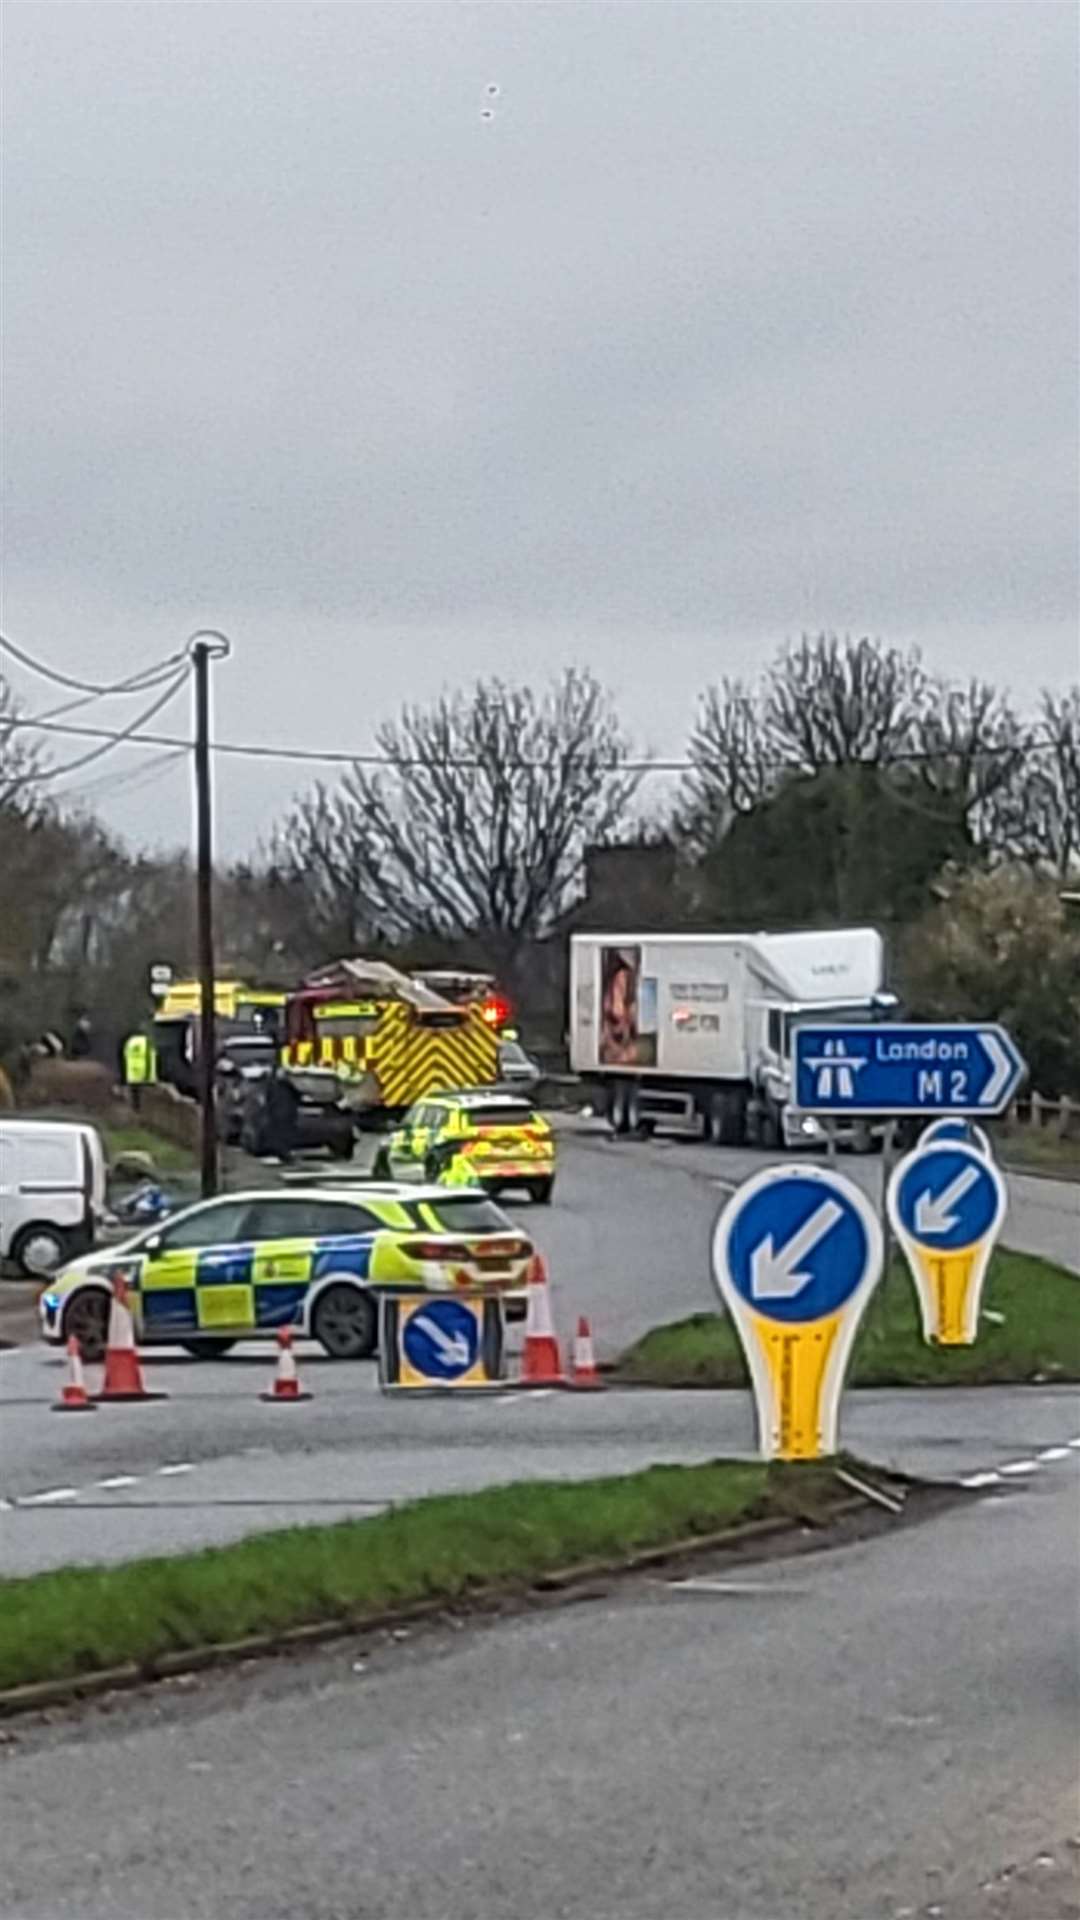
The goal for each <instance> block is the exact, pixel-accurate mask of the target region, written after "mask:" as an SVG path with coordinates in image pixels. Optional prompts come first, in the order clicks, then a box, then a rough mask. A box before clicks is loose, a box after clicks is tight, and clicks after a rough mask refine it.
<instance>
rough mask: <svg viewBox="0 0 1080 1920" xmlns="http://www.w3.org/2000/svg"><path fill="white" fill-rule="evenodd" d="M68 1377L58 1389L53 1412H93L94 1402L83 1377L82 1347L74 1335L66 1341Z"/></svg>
mask: <svg viewBox="0 0 1080 1920" xmlns="http://www.w3.org/2000/svg"><path fill="white" fill-rule="evenodd" d="M67 1354H68V1377H67V1379H66V1380H65V1381H64V1384H63V1387H62V1388H61V1390H60V1398H59V1400H56V1401H54V1403H53V1412H54V1413H93V1412H94V1411H95V1407H94V1403H93V1401H92V1400H91V1398H90V1395H89V1394H88V1393H87V1391H86V1381H85V1380H84V1379H83V1365H82V1348H81V1347H80V1345H79V1343H78V1341H77V1340H76V1338H75V1335H74V1334H72V1336H71V1339H70V1340H69V1341H68V1343H67Z"/></svg>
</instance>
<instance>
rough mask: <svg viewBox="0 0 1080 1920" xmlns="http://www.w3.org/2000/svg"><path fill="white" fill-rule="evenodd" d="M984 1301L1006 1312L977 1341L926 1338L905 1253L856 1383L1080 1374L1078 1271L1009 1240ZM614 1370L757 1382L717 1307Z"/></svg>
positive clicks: (640, 1379)
mask: <svg viewBox="0 0 1080 1920" xmlns="http://www.w3.org/2000/svg"><path fill="white" fill-rule="evenodd" d="M982 1304H983V1311H984V1313H986V1312H989V1313H990V1314H991V1315H1000V1316H1001V1318H1000V1320H999V1319H996V1318H984V1319H983V1320H982V1322H981V1324H980V1330H979V1338H978V1340H977V1341H976V1343H975V1345H974V1346H973V1347H930V1346H927V1345H926V1344H925V1342H924V1341H923V1338H922V1334H921V1331H920V1326H919V1321H918V1308H917V1304H916V1300H915V1289H914V1286H913V1285H912V1281H911V1278H910V1275H909V1273H908V1270H907V1268H906V1266H904V1265H903V1264H902V1263H901V1262H900V1261H899V1260H897V1261H896V1262H894V1264H893V1266H892V1267H891V1268H890V1270H889V1274H888V1277H887V1279H886V1281H885V1282H884V1284H883V1285H882V1286H881V1287H879V1288H878V1290H877V1293H876V1294H875V1296H874V1298H873V1299H872V1300H871V1302H870V1305H869V1307H868V1309H867V1312H866V1316H865V1318H864V1320H863V1324H862V1327H861V1329H860V1332H859V1336H858V1339H857V1341H856V1343H855V1349H854V1353H853V1355H852V1364H851V1372H850V1375H849V1380H848V1384H849V1385H851V1386H856V1387H925V1386H942V1387H948V1386H964V1385H970V1386H989V1385H994V1384H1005V1383H1017V1382H1026V1381H1036V1380H1080V1276H1078V1275H1076V1274H1073V1273H1068V1272H1066V1270H1065V1269H1064V1268H1063V1267H1057V1266H1054V1265H1053V1264H1052V1263H1051V1262H1050V1261H1048V1260H1037V1259H1036V1258H1035V1257H1034V1256H1033V1255H1031V1254H1026V1253H1012V1252H1010V1251H1009V1250H1008V1249H1007V1248H1002V1249H1001V1250H999V1251H998V1252H997V1253H995V1255H994V1257H993V1260H992V1261H991V1265H990V1272H989V1274H988V1276H987V1282H986V1287H985V1289H984V1292H983V1302H982ZM615 1375H616V1378H617V1379H620V1380H624V1381H627V1382H633V1383H636V1384H641V1385H650V1386H663V1387H736V1386H748V1385H749V1379H748V1375H747V1372H746V1367H745V1364H744V1361H743V1356H742V1348H741V1347H740V1345H739V1342H738V1338H737V1336H736V1334H735V1331H734V1328H733V1327H732V1325H731V1323H730V1321H728V1320H726V1319H723V1318H721V1316H720V1315H719V1314H715V1313H697V1314H694V1315H693V1316H692V1318H691V1319H689V1320H678V1321H675V1322H673V1323H672V1324H671V1325H669V1326H666V1327H656V1328H654V1329H653V1331H652V1332H651V1333H647V1334H646V1335H645V1336H644V1338H643V1339H641V1340H639V1341H638V1342H637V1343H636V1345H634V1346H632V1347H630V1348H629V1349H628V1350H627V1352H626V1353H624V1354H623V1355H622V1357H621V1359H620V1360H619V1362H618V1365H617V1367H616V1369H615Z"/></svg>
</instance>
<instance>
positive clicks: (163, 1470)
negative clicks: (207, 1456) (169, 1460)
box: [158, 1460, 195, 1479]
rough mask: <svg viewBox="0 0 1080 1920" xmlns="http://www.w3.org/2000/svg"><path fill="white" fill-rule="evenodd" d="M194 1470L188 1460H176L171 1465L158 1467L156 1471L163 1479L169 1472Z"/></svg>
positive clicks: (192, 1471) (190, 1471) (191, 1471)
mask: <svg viewBox="0 0 1080 1920" xmlns="http://www.w3.org/2000/svg"><path fill="white" fill-rule="evenodd" d="M194 1471H195V1468H194V1465H193V1463H192V1462H191V1461H190V1460H177V1461H176V1462H175V1463H174V1464H173V1465H171V1466H168V1467H159V1468H158V1473H159V1474H160V1475H161V1477H162V1478H163V1479H164V1478H166V1477H167V1476H168V1475H169V1474H175V1473H194Z"/></svg>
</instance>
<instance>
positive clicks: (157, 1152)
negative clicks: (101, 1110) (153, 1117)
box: [99, 1121, 195, 1173]
mask: <svg viewBox="0 0 1080 1920" xmlns="http://www.w3.org/2000/svg"><path fill="white" fill-rule="evenodd" d="M99 1124H100V1123H99ZM101 1133H102V1136H103V1138H104V1141H105V1147H106V1152H107V1154H108V1158H109V1161H110V1164H111V1163H112V1161H114V1160H115V1159H116V1156H117V1154H118V1153H148V1154H149V1155H150V1158H151V1159H152V1161H153V1163H154V1165H155V1167H156V1168H157V1170H158V1172H159V1173H193V1172H194V1170H195V1155H194V1154H193V1153H191V1152H190V1151H189V1149H188V1148H187V1147H182V1146H179V1145H178V1144H177V1142H176V1141H175V1140H168V1139H166V1137H165V1135H164V1134H163V1133H156V1132H155V1131H154V1128H153V1127H146V1126H143V1125H141V1124H140V1123H139V1122H138V1121H132V1122H131V1124H130V1125H128V1124H127V1122H125V1123H124V1124H123V1125H122V1126H118V1127H117V1126H113V1125H112V1124H111V1123H110V1122H109V1121H106V1122H105V1123H104V1124H103V1125H101Z"/></svg>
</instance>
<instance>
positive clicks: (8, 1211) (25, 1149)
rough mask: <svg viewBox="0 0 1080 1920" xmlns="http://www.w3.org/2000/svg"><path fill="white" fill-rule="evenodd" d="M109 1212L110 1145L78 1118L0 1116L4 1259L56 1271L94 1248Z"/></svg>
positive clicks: (35, 1270)
mask: <svg viewBox="0 0 1080 1920" xmlns="http://www.w3.org/2000/svg"><path fill="white" fill-rule="evenodd" d="M104 1212H105V1150H104V1147H103V1146H102V1143H101V1135H100V1134H99V1133H98V1131H97V1129H96V1128H95V1127H89V1126H86V1125H85V1124H83V1123H82V1122H79V1121H73V1120H24V1119H22V1118H21V1117H20V1118H17V1119H9V1118H7V1117H6V1116H5V1117H3V1118H0V1260H12V1261H14V1263H15V1265H16V1266H17V1267H20V1268H21V1269H22V1271H23V1273H25V1274H29V1275H31V1276H37V1275H39V1274H41V1275H44V1274H50V1273H55V1272H56V1271H57V1269H58V1268H60V1267H62V1266H63V1265H64V1263H65V1261H67V1260H74V1259H75V1258H76V1256H77V1255H78V1254H80V1253H89V1251H90V1249H91V1248H92V1247H93V1245H94V1241H95V1239H96V1237H97V1232H98V1227H99V1225H100V1223H101V1220H102V1217H103V1215H104Z"/></svg>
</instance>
